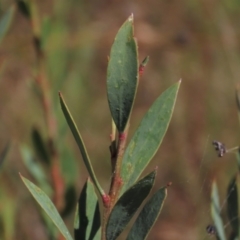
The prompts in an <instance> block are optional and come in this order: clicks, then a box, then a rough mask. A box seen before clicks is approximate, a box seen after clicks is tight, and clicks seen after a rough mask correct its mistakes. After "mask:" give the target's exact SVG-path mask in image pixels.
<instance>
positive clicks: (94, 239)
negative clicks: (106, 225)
mask: <svg viewBox="0 0 240 240" xmlns="http://www.w3.org/2000/svg"><path fill="white" fill-rule="evenodd" d="M100 239H101V228H99V229H98V231H97V233H96V235H95V237H94V238H93V240H100Z"/></svg>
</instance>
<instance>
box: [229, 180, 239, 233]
mask: <svg viewBox="0 0 240 240" xmlns="http://www.w3.org/2000/svg"><path fill="white" fill-rule="evenodd" d="M236 180H237V176H234V178H233V179H232V180H231V181H230V183H229V186H228V190H227V196H228V198H227V210H228V218H229V221H230V224H231V226H232V229H233V231H234V234H235V235H236V236H238V235H239V218H238V190H237V184H236Z"/></svg>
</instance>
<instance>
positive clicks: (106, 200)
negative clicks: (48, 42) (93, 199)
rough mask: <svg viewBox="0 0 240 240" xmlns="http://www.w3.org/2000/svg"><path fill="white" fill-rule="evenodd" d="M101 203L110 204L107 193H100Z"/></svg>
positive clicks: (106, 205)
mask: <svg viewBox="0 0 240 240" xmlns="http://www.w3.org/2000/svg"><path fill="white" fill-rule="evenodd" d="M102 200H103V205H104V206H105V207H108V206H109V204H110V196H109V195H108V194H104V195H102Z"/></svg>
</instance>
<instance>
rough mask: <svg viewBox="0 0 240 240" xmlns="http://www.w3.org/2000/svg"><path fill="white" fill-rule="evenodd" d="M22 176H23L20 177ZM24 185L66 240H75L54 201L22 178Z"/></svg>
mask: <svg viewBox="0 0 240 240" xmlns="http://www.w3.org/2000/svg"><path fill="white" fill-rule="evenodd" d="M20 176H21V175H20ZM21 178H22V180H23V182H24V184H25V185H26V187H27V188H28V190H29V191H30V193H31V194H32V196H33V197H34V198H35V199H36V201H37V202H38V203H39V205H40V206H41V207H42V209H43V210H44V211H45V212H46V214H47V215H48V216H49V217H50V218H51V220H52V221H53V223H54V224H55V226H56V227H57V228H58V230H59V231H60V232H61V233H62V235H63V236H64V237H65V239H66V240H73V239H72V237H71V235H70V233H69V231H68V229H67V227H66V225H65V224H64V222H63V220H62V218H61V217H60V215H59V213H58V211H57V209H56V208H55V206H54V205H53V203H52V201H51V200H50V199H49V197H48V196H47V195H46V194H45V193H44V192H43V191H42V190H41V189H40V188H38V187H37V186H36V185H35V184H33V183H32V182H30V181H29V180H28V179H26V178H24V177H23V176H21Z"/></svg>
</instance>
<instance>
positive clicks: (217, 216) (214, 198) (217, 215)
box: [211, 181, 226, 240]
mask: <svg viewBox="0 0 240 240" xmlns="http://www.w3.org/2000/svg"><path fill="white" fill-rule="evenodd" d="M211 214H212V218H213V221H214V224H215V227H216V229H217V237H218V239H219V240H226V236H225V233H224V225H223V221H222V217H221V207H220V202H219V196H218V189H217V184H216V182H215V181H214V182H213V184H212V194H211Z"/></svg>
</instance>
